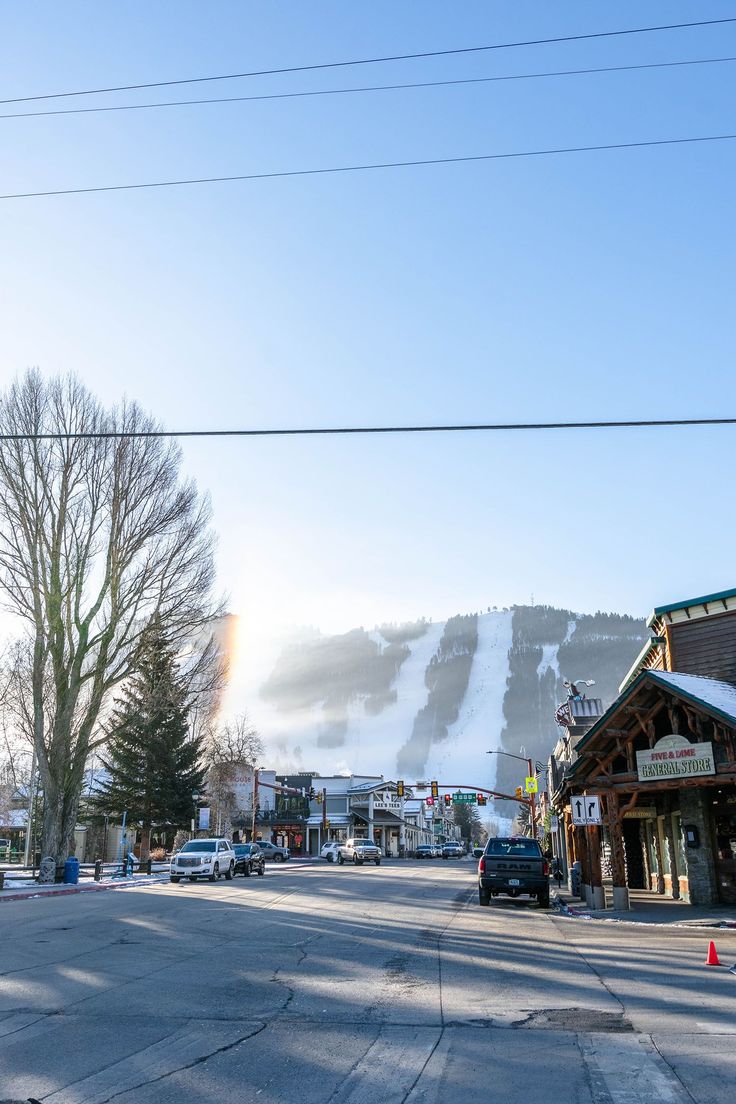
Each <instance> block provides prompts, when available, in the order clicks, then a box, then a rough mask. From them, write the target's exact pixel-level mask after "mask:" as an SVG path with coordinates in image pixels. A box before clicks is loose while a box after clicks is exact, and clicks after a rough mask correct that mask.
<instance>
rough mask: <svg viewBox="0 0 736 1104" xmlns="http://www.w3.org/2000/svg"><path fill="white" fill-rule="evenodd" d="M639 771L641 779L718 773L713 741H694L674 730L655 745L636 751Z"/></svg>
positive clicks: (649, 779) (648, 780) (646, 780)
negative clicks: (692, 742) (697, 742)
mask: <svg viewBox="0 0 736 1104" xmlns="http://www.w3.org/2000/svg"><path fill="white" fill-rule="evenodd" d="M636 772H637V775H638V777H639V781H640V782H652V781H656V779H658V778H693V777H698V776H699V775H704V774H715V773H716V765H715V760H714V758H713V745H712V744H710V743H708V744H691V743H690V741H689V740H686V739H685V737H684V736H677V735H675V734H674V733H673V734H672V735H670V736H663V737H662V739H661V740H657V742H656V744H655V745H654V747H653V748H647V749H646V751H637V753H636Z"/></svg>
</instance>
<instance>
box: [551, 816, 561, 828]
mask: <svg viewBox="0 0 736 1104" xmlns="http://www.w3.org/2000/svg"><path fill="white" fill-rule="evenodd" d="M559 828H560V821H559V819H558V817H556V816H552V817H550V818H549V830H550V832H558V831H559Z"/></svg>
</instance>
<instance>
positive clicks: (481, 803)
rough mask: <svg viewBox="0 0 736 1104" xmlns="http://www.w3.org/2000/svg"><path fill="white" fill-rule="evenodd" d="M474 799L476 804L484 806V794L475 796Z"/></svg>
mask: <svg viewBox="0 0 736 1104" xmlns="http://www.w3.org/2000/svg"><path fill="white" fill-rule="evenodd" d="M475 799H476V801H477V802H478V804H479V805H485V804H486V795H485V794H482V793H479V794H476V795H475Z"/></svg>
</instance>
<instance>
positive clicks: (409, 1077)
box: [0, 861, 736, 1104]
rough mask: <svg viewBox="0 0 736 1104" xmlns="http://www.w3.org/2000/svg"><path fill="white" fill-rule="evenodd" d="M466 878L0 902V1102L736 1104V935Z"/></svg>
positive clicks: (288, 870) (467, 869) (335, 873)
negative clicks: (563, 911)
mask: <svg viewBox="0 0 736 1104" xmlns="http://www.w3.org/2000/svg"><path fill="white" fill-rule="evenodd" d="M473 875H474V868H473V865H472V864H471V863H470V862H468V861H462V862H452V863H447V862H441V861H440V862H434V863H413V862H407V863H398V862H394V863H383V864H382V865H381V866H380V868H377V867H375V866H372V865H371V866H365V867H362V868H354V867H352V866H347V867H336V866H332V865H327V864H322V865H315V866H313V867H302V868H297V867H296V866H283V867H274V866H269V867H268V870H267V874H266V876H265V877H263V878H256V877H254V878H250V879H248V880H245V879H237V880H236V881H235V882H229V883H228V882H224V881H223V882H219V883H217V884H215V885H210V884H208V883H201V884H197V885H191V884H189V883H182V884H181V885H177V886H173V885H171V886H170V885H162V886H150V887H148V888H135V889H133V888H128V889H119V890H111V891H109V892H103V893H87V894H79V895H77V896H70V897H60V898H57V899H55V900H28V901H19V902H7V903H5V904H2V905H0V909H1V911H0V925H1V927H0V932H1V933H2V935H1V941H0V1100H1V1099H8V1100H27V1099H28V1098H29V1097H31V1098H35V1099H38V1100H43V1101H44V1102H49V1104H107V1101H113V1100H114V1101H116V1104H168V1102H172V1104H173V1102H176V1104H195V1102H196V1104H231V1102H232V1104H250V1102H251V1101H252V1102H257V1104H277V1102H278V1104H284V1102H289V1104H291V1102H292V1101H293V1102H298V1104H327V1102H329V1104H439V1102H440V1101H442V1102H443V1104H446V1102H447V1101H448V1100H450V1101H458V1100H461V1101H465V1102H470V1104H472V1102H473V1101H483V1102H484V1104H488V1102H493V1104H495V1102H498V1104H522V1102H523V1104H529V1101H530V1100H539V1101H542V1102H544V1104H638V1102H640V1101H641V1102H643V1101H645V1100H646V1102H647V1104H655V1102H656V1104H659V1102H667V1104H692V1102H693V1101H695V1102H697V1104H701V1102H702V1104H726V1102H728V1104H732V1101H733V1099H734V1085H736V1016H735V1015H734V1012H735V1011H736V974H732V973H730V972H729V971H728V970H726V969H717V968H710V969H709V968H707V967H705V966H704V965H702V963H703V960H704V958H705V952H706V950H707V942H708V939H709V938H710V937H711V936H713V937H714V938H715V939H716V943H717V947H718V951H719V954H720V956H721V959H722V961H724V962H727V963H728V965H731V964H733V963H734V962H735V961H736V932H733V931H731V932H726V931H719V932H711V931H703V930H695V931H693V930H689V929H684V928H663V927H652V926H649V925H647V926H635V925H628V924H614V923H605V922H597V921H587V922H586V921H582V920H574V919H566V918H563V917H560V916H558V915H557V914H554V913H551V912H545V911H540V910H539V909H538V908H537V907H536V905H535V904H533V903H531V902H530V903H528V904H522V903H520V902H510V901H508V902H504V903H501V904H498V903H496V904H494V905H493V906H492V907H491V908H480V907H479V906H478V904H477V894H476V892H475V885H474V876H473Z"/></svg>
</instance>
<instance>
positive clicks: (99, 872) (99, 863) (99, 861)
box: [95, 859, 102, 882]
mask: <svg viewBox="0 0 736 1104" xmlns="http://www.w3.org/2000/svg"><path fill="white" fill-rule="evenodd" d="M101 879H102V859H95V881H96V882H99V881H101Z"/></svg>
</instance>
